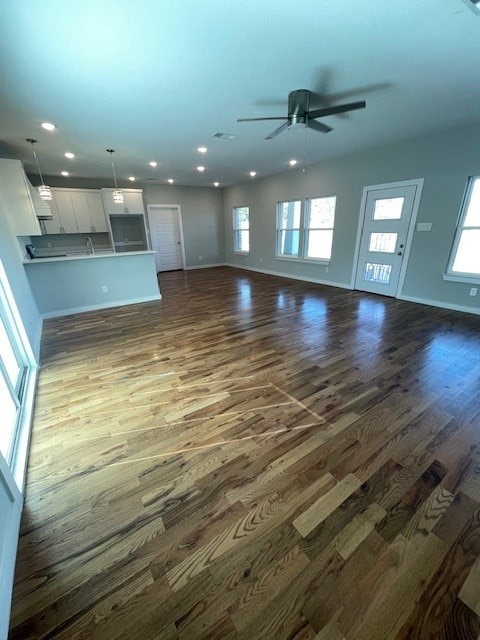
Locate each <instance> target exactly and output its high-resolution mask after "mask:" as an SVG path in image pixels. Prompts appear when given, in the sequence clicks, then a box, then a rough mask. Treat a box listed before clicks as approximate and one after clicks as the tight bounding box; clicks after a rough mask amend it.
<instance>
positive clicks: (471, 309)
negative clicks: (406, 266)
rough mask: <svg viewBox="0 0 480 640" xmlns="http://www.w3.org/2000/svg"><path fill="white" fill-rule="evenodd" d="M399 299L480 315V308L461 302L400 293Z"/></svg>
mask: <svg viewBox="0 0 480 640" xmlns="http://www.w3.org/2000/svg"><path fill="white" fill-rule="evenodd" d="M396 299H397V300H405V301H406V302H415V303H416V304H426V305H428V306H429V307H439V308H440V309H449V310H451V311H462V312H463V313H473V314H475V315H480V308H477V309H476V308H475V307H465V306H463V305H460V304H450V303H449V302H439V301H438V300H429V299H428V298H416V297H415V296H405V295H403V294H402V295H399V296H397V298H396Z"/></svg>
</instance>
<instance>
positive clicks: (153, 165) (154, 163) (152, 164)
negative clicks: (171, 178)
mask: <svg viewBox="0 0 480 640" xmlns="http://www.w3.org/2000/svg"><path fill="white" fill-rule="evenodd" d="M148 164H149V165H150V166H151V167H156V166H157V163H156V162H155V160H152V161H151V162H149V163H148Z"/></svg>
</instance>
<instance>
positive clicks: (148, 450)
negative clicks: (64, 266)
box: [10, 268, 480, 640]
mask: <svg viewBox="0 0 480 640" xmlns="http://www.w3.org/2000/svg"><path fill="white" fill-rule="evenodd" d="M160 283H161V289H162V294H163V300H162V301H160V302H152V303H148V304H141V305H132V306H128V307H122V308H117V309H111V310H107V311H100V312H95V313H85V314H80V315H76V316H69V317H66V318H59V319H55V320H49V321H47V322H46V323H45V327H44V336H43V347H42V360H41V372H40V379H39V388H38V397H37V403H36V410H35V419H34V427H33V438H32V448H31V456H30V465H29V472H28V482H27V492H26V504H25V511H24V514H23V520H22V527H21V537H20V543H19V552H18V560H17V567H16V582H15V591H14V599H13V609H12V620H11V634H10V637H11V639H12V640H14V639H15V640H17V639H18V640H20V639H21V640H26V639H29V638H36V639H40V638H42V639H47V638H48V639H56V640H59V639H62V640H77V639H79V638H83V639H88V640H95V639H99V640H100V639H101V640H113V639H116V640H117V639H118V640H127V639H128V640H173V639H177V638H178V639H181V640H187V639H188V640H190V639H192V640H206V639H212V640H214V639H218V640H220V639H221V640H227V639H234V638H239V639H240V638H241V639H248V640H258V639H274V638H275V639H280V640H287V639H289V640H294V639H295V640H307V639H316V640H342V639H343V640H390V639H391V640H407V639H409V640H426V639H431V640H433V639H435V640H457V639H461V640H470V639H472V640H476V639H477V638H478V636H479V634H480V560H479V559H478V558H479V554H480V509H479V505H480V386H479V379H480V332H479V324H480V322H479V317H478V316H473V315H467V314H459V313H455V312H450V311H443V310H440V309H436V308H430V307H426V306H420V305H414V304H410V303H407V302H401V301H396V300H393V299H388V298H382V297H379V296H374V295H369V294H364V293H361V292H351V291H347V290H340V289H336V288H330V287H323V286H318V285H309V284H307V283H299V282H295V281H292V280H287V279H280V278H275V277H270V276H265V275H261V274H255V273H251V272H245V271H241V270H235V269H230V268H216V269H209V270H203V271H191V272H186V273H184V272H175V273H167V274H160Z"/></svg>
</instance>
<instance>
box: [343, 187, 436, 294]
mask: <svg viewBox="0 0 480 640" xmlns="http://www.w3.org/2000/svg"><path fill="white" fill-rule="evenodd" d="M424 182H425V179H424V178H415V179H413V180H400V181H397V182H387V183H385V184H374V185H369V186H367V187H363V192H362V199H361V202H360V213H359V217H358V227H357V237H356V239H355V252H354V254H353V267H352V278H351V281H350V285H351V287H350V288H351V289H355V280H356V277H357V270H358V257H359V253H360V240H361V237H362V231H363V224H364V221H365V207H366V203H367V197H368V193H369V192H370V191H380V190H381V189H395V188H398V187H400V188H401V187H417V188H416V190H415V196H414V198H413V204H412V213H411V216H410V222H409V225H408V232H407V239H406V241H405V250H404V255H403V260H402V266H401V267H400V275H399V278H398V283H397V291H396V292H395V296H394V297H395V298H400V294H401V293H402V291H403V285H404V282H405V276H406V273H407V268H408V259H409V257H410V249H411V246H412V241H413V234H414V231H415V225H416V222H417V215H418V208H419V206H420V198H421V196H422V191H423V185H424Z"/></svg>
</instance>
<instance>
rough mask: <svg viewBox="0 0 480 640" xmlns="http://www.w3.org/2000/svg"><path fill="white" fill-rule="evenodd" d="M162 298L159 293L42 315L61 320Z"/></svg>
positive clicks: (46, 317)
mask: <svg viewBox="0 0 480 640" xmlns="http://www.w3.org/2000/svg"><path fill="white" fill-rule="evenodd" d="M161 299H162V296H161V294H160V293H159V294H158V295H157V294H155V295H153V296H143V297H141V298H130V299H129V300H119V301H118V302H105V303H103V304H89V305H86V306H84V307H72V308H70V309H61V310H59V311H49V312H48V313H42V318H44V319H45V320H46V319H48V318H59V317H60V316H71V315H73V314H74V313H85V312H86V311H101V310H102V309H111V308H112V307H125V306H128V305H129V304H141V303H142V302H153V301H154V300H161Z"/></svg>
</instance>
